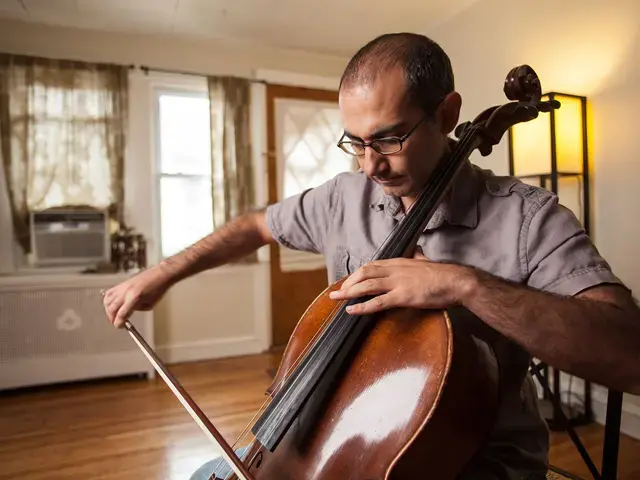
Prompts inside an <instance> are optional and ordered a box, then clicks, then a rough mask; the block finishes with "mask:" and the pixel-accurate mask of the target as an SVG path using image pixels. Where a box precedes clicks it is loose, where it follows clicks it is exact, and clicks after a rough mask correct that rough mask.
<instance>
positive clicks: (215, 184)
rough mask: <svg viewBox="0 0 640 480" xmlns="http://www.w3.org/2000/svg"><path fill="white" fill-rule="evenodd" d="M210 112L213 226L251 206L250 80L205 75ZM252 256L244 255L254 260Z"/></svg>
mask: <svg viewBox="0 0 640 480" xmlns="http://www.w3.org/2000/svg"><path fill="white" fill-rule="evenodd" d="M207 81H208V87H209V102H210V103H209V104H210V111H211V162H212V163H211V167H212V168H211V170H212V176H213V181H212V182H211V186H212V189H213V191H212V198H213V223H214V228H215V227H218V226H220V225H223V224H224V223H226V222H228V221H229V220H231V219H233V218H235V217H237V216H238V215H241V214H243V213H245V212H247V211H249V210H251V209H252V208H254V201H255V192H254V171H253V161H252V158H251V153H252V152H251V136H250V125H249V113H250V80H247V79H242V78H234V77H213V76H210V77H208V78H207ZM256 258H257V256H256V255H252V256H250V257H249V258H247V259H246V260H247V261H255V259H256Z"/></svg>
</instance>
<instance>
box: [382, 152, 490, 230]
mask: <svg viewBox="0 0 640 480" xmlns="http://www.w3.org/2000/svg"><path fill="white" fill-rule="evenodd" d="M376 185H377V184H376ZM377 188H378V189H379V195H378V197H377V199H376V200H377V201H376V202H374V203H373V204H372V205H371V207H372V208H373V209H375V210H377V211H380V212H383V213H384V214H386V215H389V216H391V217H393V218H395V219H396V220H401V219H402V218H403V217H404V211H403V208H402V202H401V201H400V199H399V198H398V197H393V196H391V195H387V194H386V193H384V190H382V187H380V186H379V185H377ZM445 222H446V223H448V224H450V225H456V226H462V227H468V228H476V227H477V226H478V181H477V178H476V172H475V169H474V167H473V165H472V164H471V163H470V162H469V161H468V160H467V161H465V163H464V164H463V165H462V166H461V167H460V171H459V172H458V176H457V177H456V179H455V180H454V182H453V185H452V186H451V189H450V190H449V193H448V194H447V195H446V197H445V199H444V200H443V201H442V202H441V203H440V205H439V206H438V208H437V209H436V211H435V213H434V214H433V216H432V217H431V220H429V223H428V224H427V226H426V228H425V229H424V231H427V230H435V229H437V228H438V227H441V226H442V225H443V224H444V223H445Z"/></svg>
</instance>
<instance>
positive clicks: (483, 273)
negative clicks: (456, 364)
mask: <svg viewBox="0 0 640 480" xmlns="http://www.w3.org/2000/svg"><path fill="white" fill-rule="evenodd" d="M339 104H340V111H341V115H342V119H343V123H344V135H343V137H342V138H341V139H340V142H339V146H340V147H341V148H342V149H343V150H345V151H346V152H347V153H350V154H352V155H354V156H356V157H357V159H358V162H359V165H360V167H361V168H360V170H359V171H358V172H349V173H342V174H340V175H337V176H336V177H335V178H333V179H331V180H329V181H328V182H326V183H324V184H323V185H320V186H318V187H317V188H314V189H311V190H308V191H306V192H303V193H301V194H299V195H295V196H293V197H291V198H287V199H285V200H283V201H282V202H280V203H277V204H275V205H271V206H269V207H267V208H265V209H262V210H259V211H255V212H251V213H247V214H244V215H242V216H240V217H238V218H236V219H234V220H232V221H230V222H229V223H228V224H226V225H224V226H223V227H222V228H220V229H218V230H216V231H215V232H213V233H212V234H210V235H209V236H207V237H205V238H203V239H202V240H200V241H199V242H197V243H195V244H194V245H192V246H191V247H189V248H188V249H186V250H185V251H183V252H181V253H180V254H177V255H175V256H173V257H172V258H169V259H166V260H164V261H162V262H161V263H160V264H158V265H156V266H154V267H153V268H150V269H148V270H146V271H144V272H142V273H140V274H138V275H137V276H135V277H134V278H131V279H129V280H127V281H125V282H123V283H121V284H119V285H117V286H115V287H113V288H111V289H110V290H108V291H107V292H106V294H105V297H104V307H105V310H106V312H107V315H108V318H109V320H110V321H111V322H112V323H113V324H114V325H115V326H117V327H121V326H122V325H123V324H124V322H125V320H126V319H127V318H129V316H130V315H131V314H132V313H133V312H134V311H136V310H142V309H149V308H152V307H153V305H155V303H156V302H157V301H158V300H159V299H160V298H161V297H162V295H163V294H164V293H165V292H166V291H167V289H169V288H170V287H171V286H172V285H174V284H175V283H177V282H179V281H181V280H183V279H185V278H187V277H189V276H192V275H194V274H196V273H198V272H201V271H203V270H206V269H210V268H215V267H217V266H220V265H222V264H225V263H227V262H229V261H233V260H235V259H238V258H240V257H242V256H245V255H247V254H249V253H251V252H253V251H255V250H257V249H258V248H260V247H262V246H263V245H266V244H268V243H271V242H280V243H282V244H284V245H286V246H288V247H290V248H295V249H300V250H307V251H312V252H317V253H322V254H323V255H324V256H325V257H326V258H327V268H328V271H329V275H330V280H331V281H335V280H338V279H339V278H341V277H343V276H345V275H350V276H349V278H348V279H347V280H346V281H345V282H344V284H343V287H342V289H341V290H340V291H339V292H337V293H336V294H335V296H333V297H332V298H335V299H336V300H345V299H349V298H359V297H361V296H364V295H373V296H374V298H373V299H372V300H369V301H367V302H364V303H360V304H357V305H356V306H355V308H354V310H353V311H352V312H350V313H355V314H365V313H372V312H375V311H380V310H383V309H389V308H392V307H398V306H405V307H412V308H420V309H431V308H438V309H444V308H449V307H453V306H462V307H464V308H465V309H467V310H468V311H470V312H472V313H473V314H474V315H476V316H477V317H478V318H480V319H481V320H482V321H483V322H484V323H486V325H488V326H489V327H491V328H492V329H493V330H494V331H495V332H497V338H496V339H494V340H492V341H493V342H494V345H493V347H494V349H493V351H494V352H497V353H496V355H498V356H499V357H500V358H498V359H497V360H498V361H499V363H500V364H501V365H503V368H505V371H504V372H503V377H502V378H503V382H504V383H503V385H501V389H502V390H501V398H500V411H499V415H498V420H497V422H496V424H495V427H494V429H493V432H492V434H491V437H490V439H489V441H488V442H487V444H486V445H485V446H484V447H483V448H482V450H481V451H480V452H478V454H477V455H476V457H475V458H474V460H473V461H472V464H471V465H469V466H468V468H467V470H466V473H465V474H464V475H463V476H464V478H470V479H478V480H483V479H509V480H516V479H525V478H527V479H542V478H544V476H545V473H546V470H547V457H548V449H549V440H548V430H547V426H546V423H545V421H544V419H543V418H542V417H541V415H540V413H539V411H538V405H537V395H536V389H535V387H534V385H533V381H532V379H531V377H530V376H529V375H528V366H529V362H530V360H531V357H532V356H534V357H536V358H539V359H541V360H543V361H544V362H546V363H548V364H551V365H553V366H554V367H557V368H559V369H561V370H563V371H566V372H570V373H572V374H575V375H577V376H579V377H581V378H585V379H589V380H591V381H593V382H597V383H600V384H603V385H606V386H608V387H610V388H614V389H617V390H621V391H626V392H631V393H634V394H639V393H640V371H639V369H638V368H637V359H638V353H637V352H638V351H640V310H639V309H638V308H637V306H636V305H635V303H634V301H633V299H632V297H631V295H630V292H629V290H628V289H627V288H626V287H625V286H624V285H623V284H622V282H621V281H620V280H619V279H618V278H617V277H616V276H615V275H614V274H613V273H612V271H611V268H610V267H609V265H608V263H607V262H606V261H605V260H604V259H603V258H602V257H601V256H600V255H599V253H598V251H597V250H596V248H595V247H594V246H593V244H592V242H591V241H590V239H589V237H588V236H587V235H586V233H585V232H584V230H583V229H582V227H581V225H580V224H579V222H578V220H577V219H576V218H575V216H574V215H573V214H572V213H571V212H570V211H569V210H568V209H566V208H564V207H563V206H561V205H560V204H559V203H558V198H557V197H556V196H555V195H553V194H552V193H550V192H548V191H546V190H544V189H541V188H538V187H534V186H530V185H526V184H524V183H522V182H520V181H519V180H517V179H515V178H511V177H499V176H495V175H493V174H492V173H491V172H489V171H485V170H482V169H480V168H478V167H476V166H474V165H472V164H471V163H470V162H467V163H466V164H465V165H464V166H463V167H462V169H461V172H460V174H459V175H458V176H457V178H456V180H455V182H454V184H453V185H452V188H451V190H450V192H449V194H448V195H447V197H446V199H445V201H444V202H443V203H442V204H441V205H440V207H439V208H438V211H437V212H436V214H435V215H434V216H433V218H432V219H431V221H430V222H429V224H428V225H427V228H426V229H425V230H424V232H423V234H422V235H421V238H420V240H419V242H418V246H419V249H418V252H417V253H416V255H415V258H412V259H405V258H400V259H392V260H384V261H379V262H367V261H366V259H368V258H371V257H372V256H373V254H374V252H375V251H376V249H377V248H378V246H379V245H380V244H381V243H382V241H383V240H384V239H385V237H386V236H387V235H388V234H389V232H390V231H391V230H392V229H393V227H394V225H396V223H397V222H398V221H399V220H401V219H402V218H403V216H404V214H405V212H406V211H407V209H408V208H409V207H410V206H411V205H412V203H413V202H414V200H415V199H416V196H417V194H418V193H419V192H420V190H421V188H422V187H423V186H424V185H425V182H426V180H427V179H428V178H429V176H430V174H431V172H432V171H433V168H434V167H435V165H436V164H437V162H438V161H439V159H440V158H442V156H443V155H444V154H445V153H446V152H447V150H448V149H449V148H450V145H451V139H450V138H449V137H448V135H449V134H450V133H451V132H452V131H453V129H454V128H455V126H456V124H457V122H458V116H459V112H460V107H461V97H460V95H459V94H458V93H456V92H455V89H454V78H453V72H452V68H451V64H450V61H449V58H448V56H447V55H446V53H445V52H444V51H443V50H442V49H441V48H440V47H439V46H438V45H437V44H436V43H434V42H433V41H432V40H430V39H428V38H426V37H424V36H421V35H416V34H390V35H383V36H381V37H378V38H376V39H375V40H373V41H371V42H370V43H369V44H367V45H366V46H364V47H363V48H361V49H360V50H359V51H358V52H357V54H356V55H355V56H354V57H353V58H352V59H351V61H350V62H349V64H348V66H347V67H346V70H345V71H344V74H343V76H342V80H341V85H340V91H339ZM215 463H216V462H209V463H208V464H206V465H204V466H203V467H202V468H201V469H199V471H198V472H197V473H196V474H195V475H194V477H193V478H194V479H195V478H198V479H199V478H208V477H209V475H210V474H211V472H212V470H213V467H212V465H214V466H215Z"/></svg>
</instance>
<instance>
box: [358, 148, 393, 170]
mask: <svg viewBox="0 0 640 480" xmlns="http://www.w3.org/2000/svg"><path fill="white" fill-rule="evenodd" d="M363 160H364V165H363V166H362V169H363V170H364V173H366V174H367V175H368V176H369V177H376V176H379V175H380V174H381V173H383V172H384V171H385V170H387V169H388V165H387V162H386V158H385V156H384V155H382V154H381V153H378V152H376V151H375V150H374V149H373V148H371V147H368V148H366V149H365V152H364V157H363Z"/></svg>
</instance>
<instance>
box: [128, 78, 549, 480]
mask: <svg viewBox="0 0 640 480" xmlns="http://www.w3.org/2000/svg"><path fill="white" fill-rule="evenodd" d="M503 90H504V93H505V94H506V97H507V98H508V99H509V100H511V102H508V103H506V104H504V105H499V106H494V107H491V108H489V109H487V110H485V111H483V112H482V113H481V114H480V115H478V116H477V117H476V118H475V119H474V120H473V121H472V122H465V123H463V124H461V125H459V126H458V127H457V128H456V130H455V135H456V137H457V138H458V140H457V141H456V142H455V145H454V147H453V148H452V149H451V150H450V152H448V153H447V154H446V155H445V156H444V157H443V158H442V159H441V161H440V162H439V164H438V165H437V166H436V168H435V170H434V172H433V174H432V175H431V177H430V179H429V180H428V182H427V184H426V185H425V186H424V188H423V190H422V191H421V193H420V194H419V195H418V197H417V199H416V200H415V202H414V204H413V205H412V206H411V208H410V209H409V210H408V211H407V213H406V215H405V216H404V218H403V219H402V220H401V221H400V222H398V223H397V225H396V227H395V228H394V229H393V231H392V232H391V233H390V234H389V235H388V237H387V238H386V239H385V241H384V242H383V244H382V245H381V246H380V248H379V249H378V250H377V252H376V254H375V255H374V257H373V259H372V260H374V261H375V260H381V259H389V258H398V257H403V256H404V257H410V256H412V255H413V252H414V250H415V247H416V245H417V242H418V239H419V237H420V235H421V233H422V231H423V229H424V227H425V226H426V225H427V223H428V222H429V220H430V218H431V217H432V215H433V214H434V213H435V211H436V209H437V207H438V205H439V204H440V202H441V201H442V200H443V198H444V196H445V195H446V193H447V192H448V189H449V186H450V185H451V184H452V182H453V180H454V179H455V177H456V174H457V172H458V171H459V169H460V167H461V166H462V165H463V163H464V162H466V161H467V160H468V158H469V157H470V155H471V154H472V153H473V152H474V150H476V149H478V151H479V152H480V153H481V154H482V155H483V156H487V155H489V154H490V153H491V152H492V149H493V146H495V145H497V144H498V143H499V142H500V140H501V138H502V137H503V135H504V133H506V132H507V130H508V129H509V128H511V127H512V126H513V125H515V124H517V123H521V122H527V121H530V120H533V119H534V118H536V117H537V116H538V115H539V113H540V112H550V111H551V110H552V109H557V108H559V107H560V103H559V102H558V101H557V100H550V101H542V100H541V87H540V81H539V79H538V76H537V75H536V73H535V72H534V71H533V69H532V68H531V67H529V66H528V65H521V66H518V67H515V68H513V69H512V70H511V71H510V72H509V73H508V75H507V77H506V79H505V82H504V88H503ZM343 281H344V278H343V279H340V280H338V281H336V282H335V283H333V284H332V285H329V287H328V288H326V289H325V290H324V291H323V292H322V293H320V294H319V295H318V297H317V298H316V299H315V300H314V301H313V302H312V303H311V305H309V307H308V308H307V310H306V311H305V312H304V314H303V315H302V317H301V318H300V320H299V322H298V324H297V325H296V327H295V329H294V331H293V333H292V335H291V337H290V339H289V342H288V344H287V346H286V348H285V351H284V354H283V357H282V361H281V363H280V366H279V368H278V370H277V373H276V375H275V378H274V380H273V382H272V384H271V385H270V387H269V388H268V389H267V392H266V393H267V395H268V398H267V401H266V402H265V404H264V405H263V407H262V408H261V410H260V411H259V412H258V413H257V414H256V416H255V417H254V420H255V421H252V423H251V424H250V425H248V426H247V429H246V430H245V433H244V434H243V435H242V436H241V438H240V439H239V440H238V442H240V441H244V440H245V438H246V437H249V436H250V437H251V438H250V440H249V443H248V446H247V447H246V450H245V452H244V453H243V455H242V458H240V456H239V455H237V454H236V451H235V450H234V447H232V446H231V445H229V444H228V443H227V442H226V441H225V439H224V438H223V437H222V435H220V433H219V432H218V431H217V430H216V428H215V427H214V426H213V425H212V424H211V422H210V421H209V420H208V419H207V417H206V416H205V415H204V414H203V412H202V411H201V410H200V409H199V407H198V406H197V405H196V404H195V402H193V400H192V399H191V398H190V397H189V395H188V394H187V393H186V392H185V391H184V389H183V388H182V387H181V385H180V384H179V383H178V382H177V380H176V379H175V378H173V376H172V375H171V373H170V372H169V371H168V370H167V368H166V367H165V366H164V365H163V364H162V362H161V361H160V359H159V358H158V357H157V355H156V354H155V353H154V352H153V351H152V350H151V348H150V347H149V345H148V344H147V343H146V342H145V340H144V339H143V338H142V336H141V335H140V334H139V333H138V332H137V330H136V329H135V327H134V326H133V325H132V324H131V323H130V322H128V321H127V322H126V323H125V328H126V329H127V331H128V332H129V333H130V334H131V336H132V337H133V339H134V340H135V342H136V343H137V344H138V346H139V347H140V348H141V349H142V351H143V353H144V354H145V355H146V356H147V358H148V359H149V361H150V362H151V363H152V364H153V366H154V368H155V369H156V370H157V371H158V373H159V374H160V376H161V377H162V378H163V379H164V380H165V382H166V383H167V385H168V386H169V387H170V388H171V390H172V391H173V392H174V394H175V395H176V396H177V398H178V399H179V400H180V402H181V403H182V404H183V406H184V407H185V409H186V410H187V411H188V412H189V414H190V415H191V416H192V417H193V418H194V420H195V421H196V422H197V424H198V425H199V426H200V428H201V429H202V430H203V432H205V434H206V435H207V436H208V437H209V438H210V440H211V441H213V442H214V443H216V444H217V445H218V446H219V447H220V448H221V450H222V457H223V458H224V459H225V460H226V461H227V463H228V465H229V466H230V468H231V469H232V470H233V473H232V474H231V475H230V476H227V477H220V476H218V475H216V473H215V472H214V474H213V476H212V477H211V480H222V479H223V478H224V480H229V479H233V480H236V479H238V480H253V479H255V480H303V479H304V480H336V479H358V480H373V479H389V480H396V479H405V478H415V477H419V478H434V479H437V480H450V479H455V478H456V477H457V476H458V475H459V474H460V473H461V472H462V471H463V470H464V468H465V466H466V465H467V464H468V463H469V462H470V460H471V459H472V457H473V456H474V454H475V453H476V452H477V451H478V450H479V449H480V448H481V447H482V445H483V444H484V443H485V442H486V440H487V439H488V437H489V434H490V432H491V429H492V427H493V426H494V423H495V421H496V416H497V412H498V406H499V393H500V368H499V365H498V364H497V363H495V362H492V361H491V360H490V357H489V356H487V355H485V354H484V351H483V347H482V345H481V344H480V343H479V342H476V341H475V337H474V333H473V329H471V328H469V327H468V326H467V324H466V323H465V322H457V321H455V319H453V318H452V317H453V315H452V313H451V312H450V311H448V310H418V309H411V308H395V309H391V310H387V311H383V312H379V313H376V314H373V315H366V316H359V315H351V314H349V313H347V311H346V307H347V306H348V305H351V304H354V303H358V302H360V301H362V300H364V299H357V300H348V301H335V300H332V299H331V298H330V297H329V294H330V292H332V291H334V290H338V289H340V286H341V285H342V283H343ZM485 348H486V347H485ZM238 442H236V443H238ZM426 472H427V473H426Z"/></svg>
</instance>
